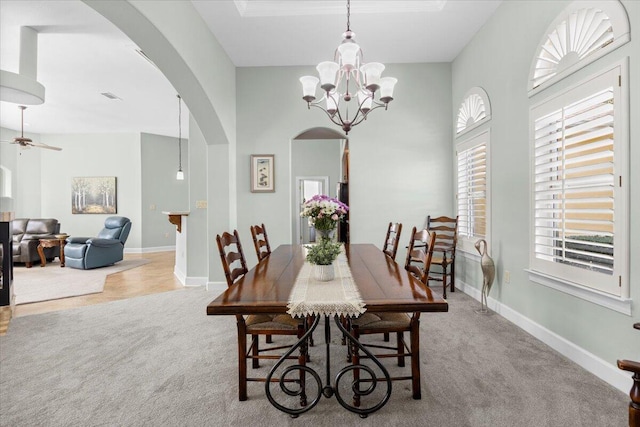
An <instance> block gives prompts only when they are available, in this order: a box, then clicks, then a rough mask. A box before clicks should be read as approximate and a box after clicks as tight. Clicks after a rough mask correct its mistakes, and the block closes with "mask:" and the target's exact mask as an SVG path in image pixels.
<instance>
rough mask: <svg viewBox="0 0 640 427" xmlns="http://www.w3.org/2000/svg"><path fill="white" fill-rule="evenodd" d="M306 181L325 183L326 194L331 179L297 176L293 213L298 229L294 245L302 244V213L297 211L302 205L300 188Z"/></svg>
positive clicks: (294, 237) (326, 177)
mask: <svg viewBox="0 0 640 427" xmlns="http://www.w3.org/2000/svg"><path fill="white" fill-rule="evenodd" d="M306 180H314V181H323V183H324V189H323V190H324V192H325V194H326V193H327V192H328V191H329V177H328V176H296V184H295V193H296V199H295V202H296V203H295V205H294V210H293V212H291V214H292V215H293V216H295V218H296V229H295V235H294V236H293V239H294V240H293V241H294V242H295V243H294V244H296V245H297V244H299V243H300V228H301V227H302V217H301V216H300V212H296V211H295V209H298V208H299V207H300V206H301V205H302V200H300V186H301V185H302V181H306Z"/></svg>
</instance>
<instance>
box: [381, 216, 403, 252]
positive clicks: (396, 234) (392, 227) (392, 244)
mask: <svg viewBox="0 0 640 427" xmlns="http://www.w3.org/2000/svg"><path fill="white" fill-rule="evenodd" d="M401 233H402V224H401V223H399V222H396V223H391V222H390V223H389V227H388V228H387V236H386V237H385V239H384V246H383V247H382V252H384V253H385V254H387V255H388V256H389V257H391V259H392V260H394V261H395V259H396V254H397V253H398V243H399V242H400V234H401Z"/></svg>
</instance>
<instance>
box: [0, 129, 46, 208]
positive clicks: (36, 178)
mask: <svg viewBox="0 0 640 427" xmlns="http://www.w3.org/2000/svg"><path fill="white" fill-rule="evenodd" d="M15 136H20V132H19V131H15V130H11V129H7V128H0V139H2V140H4V141H11V140H12V139H13V138H14V137H15ZM24 136H26V137H27V138H31V139H32V140H34V141H40V135H39V134H36V133H27V132H25V134H24ZM41 151H42V150H38V149H34V148H31V149H23V148H20V147H19V146H17V145H11V144H6V143H2V144H0V165H2V166H4V167H6V168H8V169H9V170H11V172H12V181H13V183H12V187H13V191H12V196H13V197H12V200H10V201H9V200H4V201H2V206H0V211H3V212H5V211H9V212H13V213H14V217H15V218H41V217H43V213H42V203H41V190H40V179H41V176H42V171H41V170H40V167H39V165H40V161H41V154H42V153H41ZM25 194H28V195H29V197H21V195H25Z"/></svg>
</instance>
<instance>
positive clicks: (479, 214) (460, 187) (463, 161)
mask: <svg viewBox="0 0 640 427" xmlns="http://www.w3.org/2000/svg"><path fill="white" fill-rule="evenodd" d="M456 164H457V180H456V186H457V192H456V201H457V214H458V248H459V249H460V250H462V251H464V252H474V253H475V252H476V249H475V247H474V244H475V243H476V241H478V240H479V239H484V240H486V241H487V243H490V236H491V234H490V218H491V216H490V206H491V204H490V191H489V188H490V185H489V184H490V180H489V178H490V173H489V171H490V169H489V131H486V132H483V133H481V134H479V135H476V136H474V137H472V138H471V139H468V140H466V141H463V142H460V143H458V145H457V147H456Z"/></svg>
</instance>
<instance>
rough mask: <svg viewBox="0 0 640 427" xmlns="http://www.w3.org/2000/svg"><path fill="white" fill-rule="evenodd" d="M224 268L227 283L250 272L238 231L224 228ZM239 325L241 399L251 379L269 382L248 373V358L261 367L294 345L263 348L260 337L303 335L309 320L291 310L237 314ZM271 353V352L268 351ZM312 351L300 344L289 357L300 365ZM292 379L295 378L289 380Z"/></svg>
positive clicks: (221, 241)
mask: <svg viewBox="0 0 640 427" xmlns="http://www.w3.org/2000/svg"><path fill="white" fill-rule="evenodd" d="M216 242H217V243H218V250H219V251H220V259H221V261H222V268H223V270H224V275H225V278H226V280H227V286H229V287H231V286H232V285H234V284H235V283H237V282H238V281H240V280H241V279H242V278H243V277H244V275H245V274H247V272H248V269H247V263H246V261H245V257H244V252H243V251H242V244H241V243H240V237H239V236H238V231H237V230H234V231H233V234H231V233H228V232H224V233H223V234H222V235H219V234H218V235H217V236H216ZM236 320H237V327H238V387H239V389H238V399H239V400H241V401H243V400H247V382H248V381H258V382H265V381H266V378H265V377H262V378H257V377H248V376H247V360H251V362H252V368H253V369H256V368H258V367H259V366H260V365H259V361H260V359H275V360H277V359H280V356H281V354H273V352H274V351H277V350H282V349H288V348H290V346H288V345H284V346H270V347H265V348H263V349H260V348H259V340H258V337H259V336H260V335H267V336H271V335H295V336H296V337H298V339H299V338H301V337H302V335H303V334H304V332H305V320H304V319H296V318H293V317H291V316H290V315H288V314H251V315H248V316H246V317H245V316H242V315H236ZM247 336H251V345H250V346H249V348H248V349H247ZM264 353H271V354H264ZM307 356H308V351H307V349H306V346H304V345H303V346H301V347H300V355H299V356H297V357H296V356H290V357H289V359H295V360H298V363H299V364H300V365H303V366H304V365H305V364H306V361H307ZM300 376H301V378H300V380H299V381H304V378H303V376H304V372H303V371H301V374H300ZM285 381H292V380H285ZM300 398H301V404H302V405H303V406H304V405H306V401H305V400H304V399H306V397H305V396H303V395H301V397H300Z"/></svg>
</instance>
